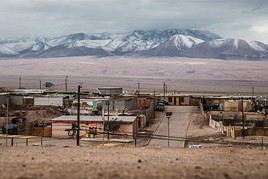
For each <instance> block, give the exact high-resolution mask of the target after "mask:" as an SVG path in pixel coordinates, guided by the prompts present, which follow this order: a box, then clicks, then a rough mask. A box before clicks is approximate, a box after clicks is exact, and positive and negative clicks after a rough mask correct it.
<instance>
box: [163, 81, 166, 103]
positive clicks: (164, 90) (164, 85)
mask: <svg viewBox="0 0 268 179" xmlns="http://www.w3.org/2000/svg"><path fill="white" fill-rule="evenodd" d="M163 92H164V93H163V94H164V101H165V100H166V82H165V81H164V84H163Z"/></svg>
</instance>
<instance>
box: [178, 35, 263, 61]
mask: <svg viewBox="0 0 268 179" xmlns="http://www.w3.org/2000/svg"><path fill="white" fill-rule="evenodd" d="M182 56H185V57H192V58H196V57H198V58H221V59H228V58H246V59H262V58H267V59H268V45H266V44H264V43H261V42H257V41H251V42H248V41H245V40H241V39H216V40H212V41H208V42H203V43H200V44H198V45H196V46H194V47H193V48H191V49H187V50H185V51H183V53H182Z"/></svg>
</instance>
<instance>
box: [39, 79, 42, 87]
mask: <svg viewBox="0 0 268 179" xmlns="http://www.w3.org/2000/svg"><path fill="white" fill-rule="evenodd" d="M39 88H40V89H42V81H41V80H39Z"/></svg>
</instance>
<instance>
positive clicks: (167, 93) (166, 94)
mask: <svg viewBox="0 0 268 179" xmlns="http://www.w3.org/2000/svg"><path fill="white" fill-rule="evenodd" d="M165 90H166V96H168V92H167V84H166V89H165Z"/></svg>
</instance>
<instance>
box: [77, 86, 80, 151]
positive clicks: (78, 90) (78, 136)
mask: <svg viewBox="0 0 268 179" xmlns="http://www.w3.org/2000/svg"><path fill="white" fill-rule="evenodd" d="M80 90H81V86H80V85H78V88H77V136H76V142H77V146H79V145H80Z"/></svg>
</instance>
